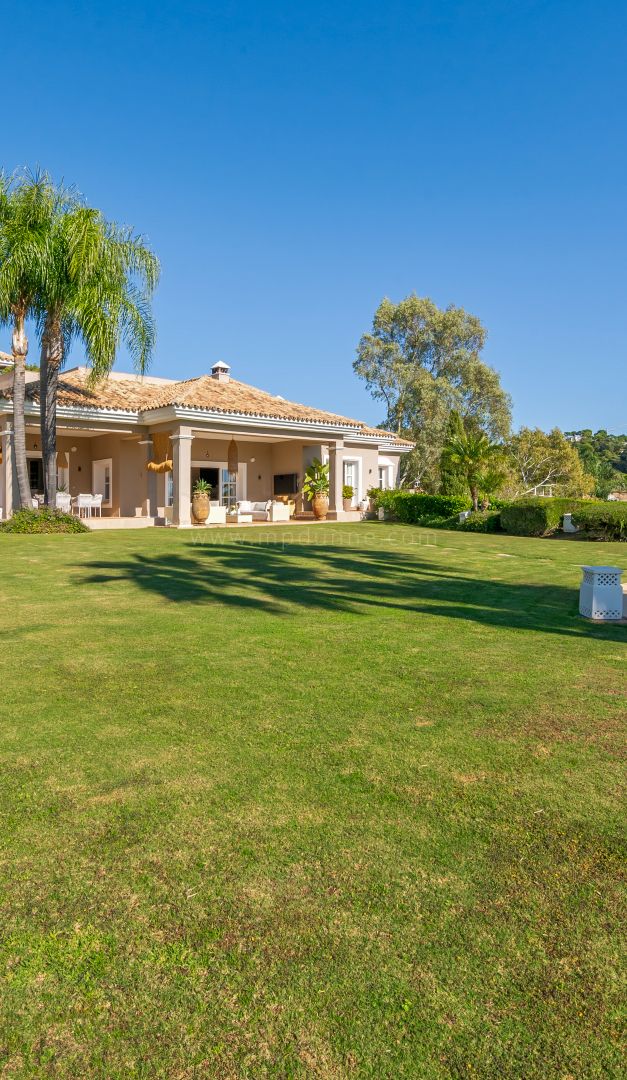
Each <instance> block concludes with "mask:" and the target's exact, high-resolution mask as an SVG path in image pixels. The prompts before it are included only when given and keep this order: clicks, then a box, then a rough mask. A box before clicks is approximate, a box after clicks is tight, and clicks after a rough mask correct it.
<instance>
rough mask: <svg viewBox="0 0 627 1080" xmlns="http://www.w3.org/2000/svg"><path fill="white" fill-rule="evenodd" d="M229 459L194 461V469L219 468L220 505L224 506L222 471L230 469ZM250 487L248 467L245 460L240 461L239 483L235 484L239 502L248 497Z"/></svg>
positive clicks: (238, 470)
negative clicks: (247, 492)
mask: <svg viewBox="0 0 627 1080" xmlns="http://www.w3.org/2000/svg"><path fill="white" fill-rule="evenodd" d="M228 467H229V463H228V461H207V459H206V458H205V459H204V460H199V461H196V460H194V461H192V469H217V470H218V476H219V484H220V495H219V498H220V506H224V505H225V502H224V480H223V477H222V472H223V470H224V469H226V470H228ZM247 489H248V469H247V463H246V462H245V461H240V463H239V465H238V468H237V483H236V485H235V499H236V501H237V502H241V501H243V500H244V499H246V498H247V495H246V491H247Z"/></svg>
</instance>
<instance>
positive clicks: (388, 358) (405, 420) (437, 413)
mask: <svg viewBox="0 0 627 1080" xmlns="http://www.w3.org/2000/svg"><path fill="white" fill-rule="evenodd" d="M485 340H486V330H485V327H484V326H483V325H482V323H481V322H480V320H479V319H478V318H477V317H476V316H474V315H471V314H469V313H468V312H466V311H464V309H463V308H460V307H455V306H454V305H450V306H449V307H447V308H444V309H442V308H439V307H437V305H436V304H434V303H433V301H432V300H429V299H428V298H427V297H419V296H416V295H415V294H412V295H411V296H407V297H406V298H405V299H404V300H401V301H400V303H398V304H395V303H393V302H392V301H391V300H388V299H385V300H383V301H382V302H381V303H380V304H379V307H378V308H377V310H376V312H375V315H374V320H373V324H372V330H371V332H370V333H368V334H364V335H363V336H362V338H361V339H360V341H359V344H358V346H357V358H356V360H355V362H354V364H353V368H354V370H355V372H356V374H357V375H358V376H359V377H360V378H362V379H364V380H365V383H366V386H367V388H368V390H369V391H370V393H371V394H372V395H373V397H374V398H375V399H377V400H378V401H381V402H382V403H383V406H384V409H385V417H384V425H383V426H385V427H388V428H391V429H392V430H394V431H396V432H398V433H399V434H401V435H404V436H406V437H407V438H409V439H411V440H412V442H413V443H414V450H412V451H411V453H410V454H407V455H404V461H403V477H404V481H407V482H409V481H412V480H419V481H420V482H421V484H422V485H423V486H424V487H426V488H427V489H437V486H438V483H439V468H440V460H441V455H442V450H443V447H444V444H445V442H446V440H447V436H448V434H449V432H448V428H449V418H450V415H451V412H452V411H453V410H454V411H456V412H457V413H458V414H459V416H460V417H461V419H462V420H463V423H464V427H465V428H466V429H467V430H469V431H470V430H476V431H484V432H485V433H486V435H487V436H488V437H489V438H490V439H495V440H498V439H503V438H505V437H506V436H507V435H508V434H509V429H510V406H511V402H510V398H509V395H508V394H507V393H506V392H505V391H504V390H503V388H502V387H501V384H500V379H499V376H498V374H497V372H496V371H495V370H494V369H493V368H491V367H489V366H488V365H487V364H486V363H484V361H483V360H482V358H481V354H482V350H483V347H484V345H485Z"/></svg>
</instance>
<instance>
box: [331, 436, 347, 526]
mask: <svg viewBox="0 0 627 1080" xmlns="http://www.w3.org/2000/svg"><path fill="white" fill-rule="evenodd" d="M343 463H344V443H343V442H342V441H341V440H338V442H335V443H329V517H330V518H337V517H339V516H340V515H341V513H342V484H343V479H344V476H343V472H344V469H343Z"/></svg>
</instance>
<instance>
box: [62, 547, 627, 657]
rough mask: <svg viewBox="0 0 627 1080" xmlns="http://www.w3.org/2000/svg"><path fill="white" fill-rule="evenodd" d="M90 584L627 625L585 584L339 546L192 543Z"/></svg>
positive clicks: (237, 598)
mask: <svg viewBox="0 0 627 1080" xmlns="http://www.w3.org/2000/svg"><path fill="white" fill-rule="evenodd" d="M83 569H91V573H89V575H88V576H87V577H83V578H82V579H81V580H82V582H83V583H91V584H103V583H106V582H114V581H120V580H127V581H131V582H132V583H133V584H134V585H136V586H137V587H138V588H140V589H142V590H144V591H146V592H149V593H153V594H155V595H157V596H160V597H162V598H164V599H166V600H170V601H172V602H174V603H188V604H212V603H216V604H222V605H227V606H235V607H240V608H252V609H262V610H264V611H267V612H270V613H273V614H276V615H280V616H286V615H290V614H296V613H298V612H302V611H303V609H310V610H315V609H319V610H328V611H333V612H344V613H350V614H364V613H366V612H372V611H376V610H377V609H397V610H399V611H406V612H408V613H409V612H418V613H424V614H430V615H438V616H443V617H446V618H452V619H461V620H468V621H471V622H478V623H484V624H487V625H492V626H509V627H514V628H521V629H531V630H538V631H540V632H544V633H553V634H565V635H568V636H572V637H594V638H607V639H610V640H617V639H619V640H620V639H621V638H624V637H625V628H624V627H621V626H612V625H611V624H607V623H605V624H598V625H594V624H591V623H589V622H586V621H585V620H583V619H581V618H580V617H579V615H578V591H577V589H576V588H572V589H571V588H566V587H564V586H562V585H551V584H538V585H535V584H520V583H513V582H508V581H498V580H491V579H482V578H476V577H469V576H467V575H465V574H463V573H461V572H457V571H456V570H455V569H453V568H449V567H447V568H446V569H442V568H439V567H434V565H433V563H429V562H426V561H425V560H423V559H421V558H420V557H419V556H418V555H417V554H416V553H405V552H398V551H381V550H380V549H377V550H368V549H367V548H352V549H350V550H347V549H346V548H344V547H340V546H336V545H333V544H325V545H322V544H315V545H309V544H299V543H290V544H289V545H285V546H282V545H280V544H253V543H245V542H241V543H220V542H217V543H215V542H214V543H208V544H202V545H200V544H199V545H196V544H193V543H192V544H190V545H189V546H188V547H186V548H185V552H184V553H181V552H169V553H167V554H163V555H154V556H150V555H143V554H136V555H132V556H130V557H128V558H126V559H120V560H117V559H116V560H111V561H109V562H105V561H97V562H93V563H91V564H88V567H87V568H83Z"/></svg>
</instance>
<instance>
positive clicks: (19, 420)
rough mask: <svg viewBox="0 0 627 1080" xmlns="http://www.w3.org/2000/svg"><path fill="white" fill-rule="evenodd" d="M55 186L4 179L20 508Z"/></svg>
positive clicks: (2, 308)
mask: <svg viewBox="0 0 627 1080" xmlns="http://www.w3.org/2000/svg"><path fill="white" fill-rule="evenodd" d="M50 194H51V187H50V183H49V181H48V179H47V177H45V176H43V175H35V176H30V175H28V174H25V175H23V176H21V177H18V179H17V180H15V179H12V178H8V177H6V176H5V175H4V174H2V175H0V324H2V325H8V326H10V327H11V331H12V334H11V352H12V356H13V447H14V453H15V467H16V472H17V483H18V489H19V497H20V505H21V506H22V507H26V506H30V498H31V496H30V483H29V478H28V462H27V459H26V429H25V419H24V402H25V396H26V357H27V355H28V335H27V331H26V320H27V319H28V318H29V316H31V315H33V314H34V313H35V309H36V300H37V290H38V285H39V282H40V278H41V269H42V266H43V265H44V264H45V261H46V250H47V246H48V237H49V231H50V213H51V204H50Z"/></svg>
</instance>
